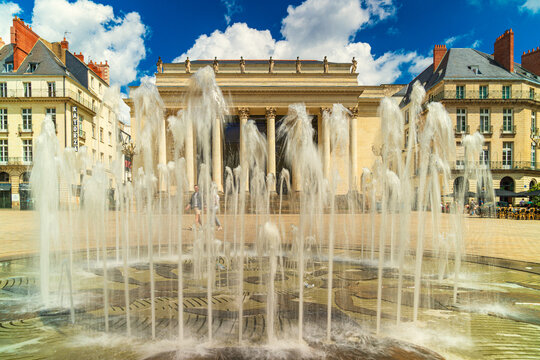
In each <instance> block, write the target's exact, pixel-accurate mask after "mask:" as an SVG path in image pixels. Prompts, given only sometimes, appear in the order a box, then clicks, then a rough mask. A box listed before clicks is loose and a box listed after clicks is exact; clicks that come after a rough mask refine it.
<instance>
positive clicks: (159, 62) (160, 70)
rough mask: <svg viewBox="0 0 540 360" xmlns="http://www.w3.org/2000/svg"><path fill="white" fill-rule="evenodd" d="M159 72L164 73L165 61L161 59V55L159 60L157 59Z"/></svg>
mask: <svg viewBox="0 0 540 360" xmlns="http://www.w3.org/2000/svg"><path fill="white" fill-rule="evenodd" d="M156 65H157V72H158V73H162V72H163V61H162V60H161V56H158V60H157V63H156Z"/></svg>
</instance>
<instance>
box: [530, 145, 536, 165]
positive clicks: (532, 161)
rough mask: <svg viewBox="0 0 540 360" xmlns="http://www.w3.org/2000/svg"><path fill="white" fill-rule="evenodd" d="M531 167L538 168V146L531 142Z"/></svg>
mask: <svg viewBox="0 0 540 360" xmlns="http://www.w3.org/2000/svg"><path fill="white" fill-rule="evenodd" d="M531 168H532V169H536V146H535V145H534V143H532V144H531Z"/></svg>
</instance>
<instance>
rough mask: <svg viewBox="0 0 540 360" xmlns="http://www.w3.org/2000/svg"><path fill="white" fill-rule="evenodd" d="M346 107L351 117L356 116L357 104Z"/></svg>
mask: <svg viewBox="0 0 540 360" xmlns="http://www.w3.org/2000/svg"><path fill="white" fill-rule="evenodd" d="M347 109H348V110H349V111H350V112H351V115H352V117H358V113H359V110H358V105H356V106H353V107H349V108H347Z"/></svg>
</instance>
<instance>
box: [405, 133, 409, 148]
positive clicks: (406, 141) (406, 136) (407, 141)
mask: <svg viewBox="0 0 540 360" xmlns="http://www.w3.org/2000/svg"><path fill="white" fill-rule="evenodd" d="M407 146H409V129H407V130H405V148H406V147H407Z"/></svg>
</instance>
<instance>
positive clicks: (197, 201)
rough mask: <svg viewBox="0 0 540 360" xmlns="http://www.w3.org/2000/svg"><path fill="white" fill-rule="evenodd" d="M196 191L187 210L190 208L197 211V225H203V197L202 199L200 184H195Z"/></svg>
mask: <svg viewBox="0 0 540 360" xmlns="http://www.w3.org/2000/svg"><path fill="white" fill-rule="evenodd" d="M194 189H195V192H194V193H193V194H192V195H191V200H190V201H189V204H187V206H186V211H188V210H189V209H190V208H191V209H193V211H195V226H197V225H200V226H202V221H201V208H202V199H201V193H200V192H199V185H195V187H194Z"/></svg>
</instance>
